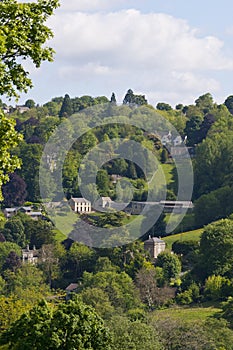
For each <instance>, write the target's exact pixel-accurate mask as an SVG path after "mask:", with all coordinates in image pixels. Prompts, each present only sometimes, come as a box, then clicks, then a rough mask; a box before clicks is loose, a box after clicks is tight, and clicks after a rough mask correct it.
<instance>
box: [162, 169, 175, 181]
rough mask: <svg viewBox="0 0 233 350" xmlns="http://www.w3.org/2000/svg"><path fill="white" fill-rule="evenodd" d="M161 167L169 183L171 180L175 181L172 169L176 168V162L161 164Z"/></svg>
mask: <svg viewBox="0 0 233 350" xmlns="http://www.w3.org/2000/svg"><path fill="white" fill-rule="evenodd" d="M161 167H162V169H163V173H164V176H165V179H166V182H167V185H168V184H170V183H171V182H174V180H173V175H172V171H173V169H174V168H175V166H174V164H161Z"/></svg>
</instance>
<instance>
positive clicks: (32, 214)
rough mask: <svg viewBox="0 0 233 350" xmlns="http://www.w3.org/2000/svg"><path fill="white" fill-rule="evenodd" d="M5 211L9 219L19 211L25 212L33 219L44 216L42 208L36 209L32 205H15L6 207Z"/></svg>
mask: <svg viewBox="0 0 233 350" xmlns="http://www.w3.org/2000/svg"><path fill="white" fill-rule="evenodd" d="M3 213H4V215H5V217H6V218H7V219H9V218H11V217H12V216H15V215H16V214H17V213H23V214H26V215H28V216H30V217H31V218H32V219H35V220H37V219H39V218H42V216H43V215H42V213H41V211H40V210H37V211H34V210H33V208H32V207H30V206H28V207H14V208H5V209H4V210H3Z"/></svg>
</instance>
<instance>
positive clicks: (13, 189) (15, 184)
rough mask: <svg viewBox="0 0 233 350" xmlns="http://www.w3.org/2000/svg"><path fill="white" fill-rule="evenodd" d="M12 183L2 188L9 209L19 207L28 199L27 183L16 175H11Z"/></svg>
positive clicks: (5, 203)
mask: <svg viewBox="0 0 233 350" xmlns="http://www.w3.org/2000/svg"><path fill="white" fill-rule="evenodd" d="M9 177H10V181H9V182H8V183H7V184H5V185H4V186H3V187H2V193H3V197H4V205H5V206H7V207H11V206H14V205H16V206H19V205H22V204H23V203H24V202H25V199H26V197H27V190H26V187H27V185H26V183H25V181H24V180H23V179H22V178H21V177H20V176H19V175H17V174H16V173H13V174H10V176H9Z"/></svg>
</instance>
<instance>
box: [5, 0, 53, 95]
mask: <svg viewBox="0 0 233 350" xmlns="http://www.w3.org/2000/svg"><path fill="white" fill-rule="evenodd" d="M57 7H58V0H51V1H47V0H38V1H37V2H30V3H19V2H18V1H16V0H2V1H1V2H0V38H1V45H0V62H1V64H0V76H1V79H0V94H1V95H3V94H6V95H7V96H9V97H12V96H15V97H18V93H17V91H20V92H21V91H24V92H26V91H27V90H28V88H30V87H32V81H31V79H30V78H29V76H28V74H29V73H28V72H27V71H26V70H25V68H24V66H23V63H22V61H20V60H19V59H21V58H22V59H26V58H29V59H30V60H31V61H32V62H33V64H34V65H35V66H36V67H37V68H38V67H40V65H41V63H42V62H43V61H52V58H53V50H52V49H51V48H50V47H45V46H44V44H45V42H46V41H47V40H48V39H50V38H51V37H52V36H53V34H52V31H51V30H50V29H49V28H48V27H47V26H45V22H46V20H47V19H48V18H49V17H50V16H51V15H52V14H53V11H54V9H56V8H57Z"/></svg>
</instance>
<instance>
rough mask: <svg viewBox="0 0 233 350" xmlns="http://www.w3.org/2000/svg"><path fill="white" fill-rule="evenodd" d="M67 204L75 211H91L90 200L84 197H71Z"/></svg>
mask: <svg viewBox="0 0 233 350" xmlns="http://www.w3.org/2000/svg"><path fill="white" fill-rule="evenodd" d="M69 205H70V206H71V208H72V210H73V211H74V212H75V213H80V214H83V213H90V212H91V202H90V201H88V200H87V199H85V198H82V197H80V198H73V197H71V198H70V200H69Z"/></svg>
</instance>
